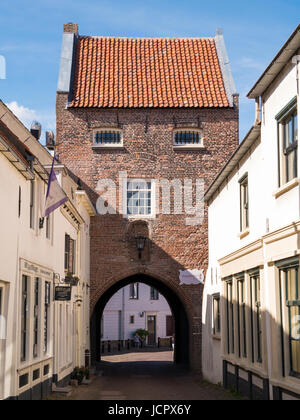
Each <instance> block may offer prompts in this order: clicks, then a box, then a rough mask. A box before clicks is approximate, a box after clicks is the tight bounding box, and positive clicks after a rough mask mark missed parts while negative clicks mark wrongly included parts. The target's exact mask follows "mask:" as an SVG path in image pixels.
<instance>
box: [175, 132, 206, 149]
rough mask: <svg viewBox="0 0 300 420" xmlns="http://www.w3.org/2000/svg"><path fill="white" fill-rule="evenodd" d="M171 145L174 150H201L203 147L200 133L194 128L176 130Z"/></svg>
mask: <svg viewBox="0 0 300 420" xmlns="http://www.w3.org/2000/svg"><path fill="white" fill-rule="evenodd" d="M173 144H174V148H202V147H204V144H203V134H202V131H201V130H199V129H195V128H180V129H176V130H175V131H174V135H173Z"/></svg>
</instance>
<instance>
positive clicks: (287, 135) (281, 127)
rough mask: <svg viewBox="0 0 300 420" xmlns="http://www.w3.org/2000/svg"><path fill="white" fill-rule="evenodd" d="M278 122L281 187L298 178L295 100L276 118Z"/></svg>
mask: <svg viewBox="0 0 300 420" xmlns="http://www.w3.org/2000/svg"><path fill="white" fill-rule="evenodd" d="M276 119H277V122H278V149H279V156H278V159H279V186H280V187H281V186H283V185H285V184H287V183H288V182H290V181H292V180H293V179H295V178H297V176H298V165H297V159H298V114H297V100H296V99H294V100H293V101H292V102H291V103H290V104H288V105H287V106H286V107H285V108H284V110H283V111H282V112H281V113H280V114H279V115H277V116H276Z"/></svg>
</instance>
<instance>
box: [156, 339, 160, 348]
mask: <svg viewBox="0 0 300 420" xmlns="http://www.w3.org/2000/svg"><path fill="white" fill-rule="evenodd" d="M157 347H158V348H160V337H158V340H157Z"/></svg>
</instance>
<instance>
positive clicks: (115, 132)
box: [93, 128, 123, 148]
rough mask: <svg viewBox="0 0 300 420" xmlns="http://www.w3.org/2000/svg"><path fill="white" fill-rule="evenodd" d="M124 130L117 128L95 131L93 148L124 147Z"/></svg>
mask: <svg viewBox="0 0 300 420" xmlns="http://www.w3.org/2000/svg"><path fill="white" fill-rule="evenodd" d="M122 146H123V136H122V130H120V129H116V128H105V129H97V130H94V143H93V148H104V147H122Z"/></svg>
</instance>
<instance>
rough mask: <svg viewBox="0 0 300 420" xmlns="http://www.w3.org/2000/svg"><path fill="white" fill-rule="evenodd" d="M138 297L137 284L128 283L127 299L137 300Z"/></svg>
mask: <svg viewBox="0 0 300 420" xmlns="http://www.w3.org/2000/svg"><path fill="white" fill-rule="evenodd" d="M138 298H139V284H138V283H131V284H130V285H129V299H135V300H137V299H138Z"/></svg>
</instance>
